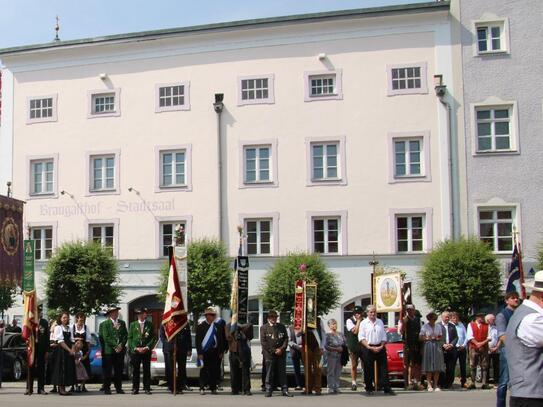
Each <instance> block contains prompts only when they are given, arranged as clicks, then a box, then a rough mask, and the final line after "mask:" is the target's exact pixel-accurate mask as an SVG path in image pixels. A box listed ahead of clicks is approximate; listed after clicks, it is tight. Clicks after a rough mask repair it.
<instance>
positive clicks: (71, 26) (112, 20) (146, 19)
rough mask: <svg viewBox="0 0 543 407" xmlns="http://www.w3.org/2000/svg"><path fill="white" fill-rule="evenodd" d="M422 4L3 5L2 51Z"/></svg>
mask: <svg viewBox="0 0 543 407" xmlns="http://www.w3.org/2000/svg"><path fill="white" fill-rule="evenodd" d="M421 1H422V0H155V1H151V0H0V48H6V47H13V46H18V45H29V44H37V43H44V42H49V41H51V40H53V38H54V35H55V32H54V27H55V16H56V15H58V16H59V18H60V39H61V40H72V39H76V38H87V37H97V36H102V35H110V34H119V33H128V32H135V31H146V30H155V29H161V28H171V27H185V26H190V25H198V24H207V23H217V22H225V21H234V20H245V19H250V18H259V17H273V16H283V15H290V14H300V13H312V12H319V11H330V10H344V9H350V8H366V7H375V6H384V5H391V4H406V3H420V2H421Z"/></svg>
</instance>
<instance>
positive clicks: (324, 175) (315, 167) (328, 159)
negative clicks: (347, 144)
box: [311, 142, 340, 181]
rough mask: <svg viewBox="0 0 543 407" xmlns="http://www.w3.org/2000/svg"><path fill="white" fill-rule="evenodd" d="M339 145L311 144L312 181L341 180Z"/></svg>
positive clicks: (335, 143)
mask: <svg viewBox="0 0 543 407" xmlns="http://www.w3.org/2000/svg"><path fill="white" fill-rule="evenodd" d="M338 155H339V143H337V142H334V143H313V144H311V179H312V181H326V180H337V179H339V178H340V177H339V174H338V172H339V171H338V168H339V167H338Z"/></svg>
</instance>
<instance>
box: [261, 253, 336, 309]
mask: <svg viewBox="0 0 543 407" xmlns="http://www.w3.org/2000/svg"><path fill="white" fill-rule="evenodd" d="M302 264H305V267H306V271H305V275H306V279H307V281H314V282H316V283H317V312H318V314H319V315H323V314H326V313H327V312H328V311H330V310H331V309H332V308H335V307H336V306H337V305H338V304H339V298H340V296H341V290H340V288H339V281H338V278H337V276H336V275H335V274H334V273H332V272H330V271H329V270H328V268H327V267H326V264H325V263H324V262H323V261H322V259H321V257H320V256H319V255H318V254H308V253H303V252H297V253H289V254H287V256H285V257H282V258H280V259H279V260H277V261H276V262H275V264H274V265H273V266H272V268H271V269H270V270H269V271H268V272H267V274H266V275H265V276H264V281H263V285H262V287H261V291H262V294H263V297H264V298H263V301H264V303H265V304H266V306H267V307H269V309H274V310H277V311H278V312H287V313H292V312H293V311H294V284H295V283H296V280H298V279H301V278H302V272H301V271H300V266H301V265H302Z"/></svg>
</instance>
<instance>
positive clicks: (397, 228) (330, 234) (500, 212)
mask: <svg viewBox="0 0 543 407" xmlns="http://www.w3.org/2000/svg"><path fill="white" fill-rule="evenodd" d="M478 216H479V236H480V239H481V240H482V241H484V242H486V243H488V244H489V246H490V247H492V249H493V250H494V251H496V252H508V253H509V252H511V251H512V249H513V223H514V209H513V208H508V207H505V208H492V209H487V208H484V209H483V208H481V209H480V210H479V213H478ZM309 218H310V222H309V228H310V230H309V232H310V234H309V236H310V247H311V249H312V251H313V252H315V253H322V254H328V255H335V254H338V255H341V254H345V253H346V239H347V233H346V230H347V225H346V222H347V217H346V214H345V213H343V212H337V213H335V214H334V213H331V214H326V215H320V214H312V215H311V216H310V217H309ZM242 221H243V225H244V230H245V239H244V244H245V248H246V252H247V254H248V255H250V256H274V255H277V254H278V250H277V249H278V248H277V245H278V227H279V219H278V215H277V214H267V215H266V214H264V215H259V216H249V217H243V218H242ZM391 223H392V225H391V226H392V233H391V235H392V236H393V237H392V244H393V251H394V252H395V253H422V252H425V251H427V250H428V249H429V248H431V243H432V242H431V241H430V238H429V236H431V234H430V233H429V229H430V228H431V224H432V213H431V211H429V210H420V211H410V213H403V212H402V211H394V213H393V214H392V219H391ZM178 224H181V225H183V227H184V228H185V230H186V232H187V236H190V235H191V233H192V231H191V225H190V222H187V220H186V219H179V220H178V221H167V222H160V223H159V231H160V232H159V239H160V242H159V251H160V254H159V255H160V256H164V257H166V256H168V248H169V247H170V246H171V245H172V243H173V239H174V235H175V227H176V225H178ZM118 228H119V223H118V222H112V223H111V222H108V223H91V224H89V230H88V239H89V240H91V241H94V242H97V243H99V244H101V245H102V246H104V247H107V248H109V249H110V250H111V251H112V252H113V253H118V250H117V249H118V248H117V247H116V245H117V244H118V243H117V242H118V239H117V235H118ZM54 229H55V228H54V227H53V226H52V225H51V226H49V225H40V226H36V227H31V236H32V238H33V239H34V240H35V242H36V251H35V256H36V260H47V259H49V258H50V257H51V255H52V252H53V248H54V247H53V246H54V244H53V242H54V238H53V230H54Z"/></svg>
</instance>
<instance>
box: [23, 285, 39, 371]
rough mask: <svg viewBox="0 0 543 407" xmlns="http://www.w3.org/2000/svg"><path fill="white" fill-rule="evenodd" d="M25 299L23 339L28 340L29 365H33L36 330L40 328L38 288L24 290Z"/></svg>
mask: <svg viewBox="0 0 543 407" xmlns="http://www.w3.org/2000/svg"><path fill="white" fill-rule="evenodd" d="M23 301H24V317H23V339H24V340H25V341H26V350H27V362H28V366H29V367H32V366H33V365H34V354H35V351H36V332H37V329H38V300H37V298H36V290H32V291H24V292H23Z"/></svg>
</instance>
